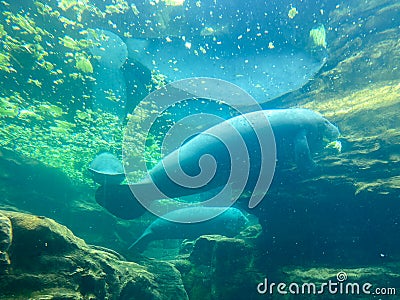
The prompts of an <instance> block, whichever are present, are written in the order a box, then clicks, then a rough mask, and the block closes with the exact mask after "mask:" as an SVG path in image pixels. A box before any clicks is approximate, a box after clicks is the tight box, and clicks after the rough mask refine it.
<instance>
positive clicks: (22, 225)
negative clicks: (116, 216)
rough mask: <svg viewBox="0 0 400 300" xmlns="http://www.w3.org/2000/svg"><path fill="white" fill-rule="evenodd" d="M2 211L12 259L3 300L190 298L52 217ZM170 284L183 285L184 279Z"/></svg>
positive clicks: (2, 280) (2, 277) (2, 243)
mask: <svg viewBox="0 0 400 300" xmlns="http://www.w3.org/2000/svg"><path fill="white" fill-rule="evenodd" d="M1 213H2V214H3V216H2V217H1V220H0V229H2V230H1V234H0V236H1V240H0V247H1V251H3V252H4V251H7V249H8V251H9V252H8V253H9V255H10V263H9V265H7V266H6V267H5V269H4V270H3V272H2V274H0V298H1V299H172V298H173V299H186V293H185V292H184V291H182V289H181V290H179V289H178V288H176V289H160V286H159V284H158V279H157V276H156V275H154V274H152V273H151V272H150V271H148V269H147V268H146V267H144V266H141V265H139V264H137V263H134V262H128V261H125V260H123V259H122V257H121V256H120V255H117V254H115V253H114V252H113V251H109V250H106V249H102V248H99V247H92V246H89V245H87V244H86V243H85V241H84V240H82V239H79V238H77V237H76V236H74V235H73V233H72V232H71V231H70V230H69V229H68V228H66V227H65V226H63V225H60V224H58V223H56V222H55V221H53V220H51V219H48V218H45V217H38V216H33V215H28V214H23V213H17V212H8V211H1ZM7 220H8V221H11V223H8V221H7ZM7 224H12V230H11V226H8V225H7ZM11 232H12V234H11ZM11 241H12V243H11ZM168 280H169V284H170V285H171V286H173V285H176V286H177V287H179V286H181V285H182V282H181V281H180V277H179V276H169V278H168Z"/></svg>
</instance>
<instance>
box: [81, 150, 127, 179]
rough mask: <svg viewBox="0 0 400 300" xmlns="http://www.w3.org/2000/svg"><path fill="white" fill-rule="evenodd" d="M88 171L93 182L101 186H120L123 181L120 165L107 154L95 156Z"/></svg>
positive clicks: (123, 175)
mask: <svg viewBox="0 0 400 300" xmlns="http://www.w3.org/2000/svg"><path fill="white" fill-rule="evenodd" d="M88 169H89V172H90V173H91V175H92V178H93V180H94V181H95V182H96V183H98V184H101V185H108V184H111V185H113V184H120V183H121V182H122V181H123V180H124V179H125V173H124V168H123V166H122V163H121V162H120V161H119V160H118V158H117V157H116V156H115V155H113V154H111V153H109V152H102V153H100V154H98V155H96V157H95V158H94V159H93V161H92V162H91V163H90V165H89V168H88Z"/></svg>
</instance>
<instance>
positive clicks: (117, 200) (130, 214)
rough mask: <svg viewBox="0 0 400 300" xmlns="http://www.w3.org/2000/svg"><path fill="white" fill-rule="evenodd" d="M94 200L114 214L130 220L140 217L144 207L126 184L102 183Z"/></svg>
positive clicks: (144, 210)
mask: <svg viewBox="0 0 400 300" xmlns="http://www.w3.org/2000/svg"><path fill="white" fill-rule="evenodd" d="M95 199H96V202H97V203H98V204H99V205H100V206H102V207H104V208H105V209H106V210H107V211H108V212H110V213H111V214H113V215H114V216H116V217H118V218H121V219H124V220H132V219H135V218H138V217H140V216H141V215H143V214H144V213H145V212H146V209H145V208H144V207H143V206H142V205H141V204H140V203H139V202H138V201H137V200H136V198H135V197H134V196H133V194H132V191H131V190H130V189H129V186H128V185H112V184H111V185H109V184H108V185H103V186H100V187H99V188H98V189H97V191H96V194H95Z"/></svg>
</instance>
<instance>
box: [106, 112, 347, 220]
mask: <svg viewBox="0 0 400 300" xmlns="http://www.w3.org/2000/svg"><path fill="white" fill-rule="evenodd" d="M265 116H266V117H267V118H268V120H269V123H270V126H271V128H272V132H273V136H274V137H275V144H276V148H277V149H276V150H277V152H276V153H277V158H278V161H279V160H282V159H291V160H293V161H295V162H296V163H297V166H298V168H299V170H300V171H301V172H309V170H311V169H313V168H315V163H314V161H313V159H312V153H313V152H314V151H318V150H320V149H323V147H324V143H325V140H329V141H332V140H336V139H337V138H338V137H339V130H338V128H337V127H336V126H334V125H333V124H331V123H330V122H329V121H328V120H327V119H325V118H324V117H323V116H322V115H321V114H319V113H317V112H314V111H311V110H308V109H301V108H293V109H276V110H260V111H255V112H251V113H248V114H244V115H241V116H237V117H234V118H231V119H229V120H227V121H224V122H222V123H220V124H217V125H215V126H213V127H211V128H209V129H207V130H205V131H204V132H202V133H200V134H198V135H197V136H195V137H193V138H192V139H190V140H189V141H187V142H186V143H184V144H183V145H182V146H181V147H180V148H179V149H177V150H175V151H173V152H172V153H170V154H168V155H167V156H165V157H164V158H163V159H162V161H160V162H159V163H158V164H157V165H155V166H154V167H153V168H152V169H151V170H150V171H149V172H148V175H147V176H146V177H145V178H144V179H143V180H142V181H140V182H138V183H134V184H131V185H130V188H131V189H132V190H133V191H134V193H135V195H140V197H141V198H140V201H141V203H144V202H143V201H146V205H145V206H147V204H148V203H152V202H153V201H155V200H160V199H163V198H177V197H183V196H188V195H193V194H200V193H204V192H208V191H211V190H215V189H218V188H221V187H222V186H224V185H226V183H227V182H228V180H230V179H229V176H230V171H231V159H230V156H231V153H230V151H229V150H228V149H227V148H226V147H225V145H224V143H223V142H221V140H220V139H218V138H216V137H215V136H213V134H217V135H218V136H220V137H223V138H224V140H225V141H229V143H230V144H233V145H236V144H240V143H241V142H243V141H244V143H245V145H246V148H247V149H248V153H239V156H238V157H235V159H236V160H237V161H243V160H245V159H246V157H241V156H240V155H242V156H247V155H248V156H249V163H250V167H249V176H248V180H247V183H246V186H245V187H244V191H251V192H253V191H254V190H255V188H256V185H257V180H258V177H259V176H260V172H261V171H262V170H261V169H262V168H274V167H275V164H274V163H275V157H273V162H270V163H267V164H266V165H262V162H261V160H262V159H261V150H260V146H259V144H258V139H257V136H256V134H255V131H254V128H255V129H256V130H258V129H260V128H258V127H263V126H264V127H265V126H268V124H267V122H265ZM262 119H263V120H264V121H259V120H262ZM248 120H251V121H252V124H250V123H249V121H248ZM228 125H229V126H228ZM227 127H233V128H235V129H236V130H237V132H238V133H239V134H235V135H232V136H230V134H231V133H232V130H228V129H227ZM264 133H266V134H269V133H268V131H264ZM271 134H272V133H271ZM267 140H269V141H270V139H267ZM275 144H273V143H271V145H266V146H267V147H270V148H271V151H275ZM272 148H273V149H272ZM272 153H275V152H272ZM284 154H289V156H291V157H287V156H285V155H284ZM207 155H209V156H212V157H213V158H214V160H215V163H216V171H215V174H214V176H213V177H212V178H211V179H210V180H209V181H208V182H207V183H206V184H204V185H200V186H197V187H193V186H189V185H187V186H183V185H181V184H178V183H176V182H175V181H174V180H172V179H171V178H170V176H169V174H171V173H170V172H172V173H174V172H175V170H179V168H181V169H182V170H183V171H184V172H185V173H186V174H187V175H188V176H196V175H198V174H199V173H200V166H199V161H200V159H201V158H202V157H204V156H207ZM177 157H178V158H177ZM265 160H266V159H264V161H265ZM166 170H168V174H167V171H166ZM229 183H231V184H234V183H235V182H232V181H229ZM154 185H156V187H157V188H158V190H159V191H161V192H162V193H160V192H159V191H158V190H157V189H155V188H154ZM113 188H115V189H124V190H128V189H129V186H126V185H125V186H124V185H122V186H115V187H113ZM137 193H138V194H137ZM113 200H114V201H117V202H118V201H122V202H125V201H126V200H124V199H121V198H115V199H113ZM131 200H132V201H137V200H136V198H135V197H134V196H132V197H131ZM113 206H114V207H118V203H114V204H113ZM106 208H107V207H106ZM112 213H114V214H115V215H116V216H118V211H116V210H114V212H112ZM121 213H122V214H125V212H121Z"/></svg>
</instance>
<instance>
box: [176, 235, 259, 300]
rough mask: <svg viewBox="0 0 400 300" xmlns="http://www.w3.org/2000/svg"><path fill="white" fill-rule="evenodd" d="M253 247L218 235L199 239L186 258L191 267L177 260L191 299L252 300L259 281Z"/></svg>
mask: <svg viewBox="0 0 400 300" xmlns="http://www.w3.org/2000/svg"><path fill="white" fill-rule="evenodd" d="M254 255H255V252H254V248H253V247H252V246H250V245H249V244H247V243H246V242H245V241H244V240H242V239H237V238H227V237H223V236H219V235H205V236H201V237H200V238H198V239H197V240H196V241H195V243H194V246H193V250H192V252H191V253H190V255H189V261H190V262H191V265H192V267H191V268H188V265H187V263H186V264H183V263H182V262H181V261H177V266H178V268H179V269H180V270H181V272H182V276H183V281H184V283H185V287H186V290H187V293H188V295H189V298H190V299H251V298H250V295H249V293H250V294H252V291H253V292H254V291H255V289H254V286H255V284H256V282H257V280H258V279H259V278H260V277H259V274H257V271H256V269H255V268H254V266H253V259H254Z"/></svg>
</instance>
